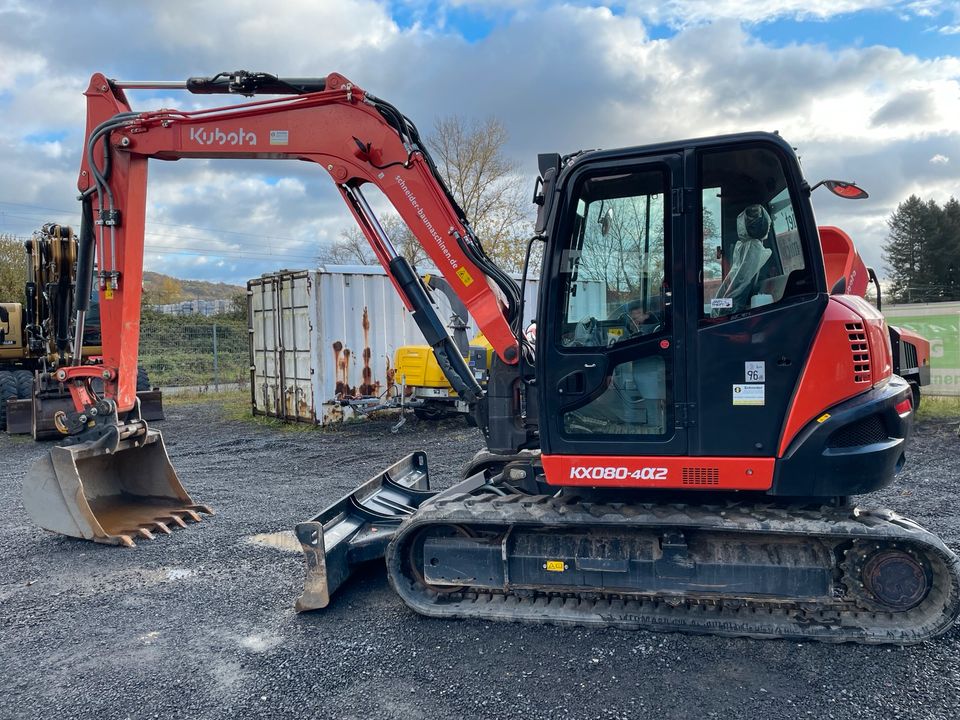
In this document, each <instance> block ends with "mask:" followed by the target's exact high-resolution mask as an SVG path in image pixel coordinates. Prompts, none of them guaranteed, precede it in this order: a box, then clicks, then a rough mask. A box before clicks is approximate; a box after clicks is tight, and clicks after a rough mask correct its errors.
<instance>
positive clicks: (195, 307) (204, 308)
mask: <svg viewBox="0 0 960 720" xmlns="http://www.w3.org/2000/svg"><path fill="white" fill-rule="evenodd" d="M150 308H151V309H152V310H154V311H156V312H158V313H163V314H164V315H221V314H223V313H228V312H233V310H234V303H233V300H184V301H183V302H178V303H169V304H167V305H151V306H150Z"/></svg>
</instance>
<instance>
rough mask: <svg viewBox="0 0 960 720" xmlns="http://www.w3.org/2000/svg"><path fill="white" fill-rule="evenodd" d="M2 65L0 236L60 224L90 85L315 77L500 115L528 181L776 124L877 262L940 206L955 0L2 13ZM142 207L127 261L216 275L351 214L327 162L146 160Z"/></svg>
mask: <svg viewBox="0 0 960 720" xmlns="http://www.w3.org/2000/svg"><path fill="white" fill-rule="evenodd" d="M0 68H2V72H0V169H2V170H0V233H13V234H17V235H29V234H30V233H31V232H32V231H33V230H34V229H35V228H37V227H39V225H41V224H42V223H44V222H47V221H58V222H63V223H70V224H74V225H79V208H78V203H77V202H76V200H75V195H76V190H75V188H76V179H77V170H78V168H79V157H80V148H81V143H82V133H83V126H84V118H85V109H84V98H83V94H82V93H83V91H84V89H85V88H86V86H87V83H88V81H89V77H90V75H91V73H93V72H103V73H105V74H106V75H107V76H108V77H112V78H118V79H124V80H143V79H150V80H182V79H185V78H187V77H189V76H194V75H212V74H215V73H217V72H219V71H222V70H234V69H238V68H243V69H248V70H260V71H266V72H271V73H275V74H279V75H286V76H298V77H303V76H325V75H326V74H327V73H329V72H332V71H337V72H340V73H342V74H344V75H346V76H347V77H348V78H350V79H351V80H353V81H354V82H355V83H356V84H357V85H359V86H361V87H363V88H365V89H367V90H369V91H370V92H372V93H374V94H376V95H378V96H380V97H382V98H385V99H387V100H389V101H390V102H392V103H393V104H394V105H396V106H397V107H399V108H400V109H401V110H402V111H403V112H404V113H405V114H407V115H408V116H409V117H411V118H412V119H413V120H414V121H415V122H416V123H417V124H418V125H419V126H420V129H421V131H422V132H425V133H426V132H428V131H429V129H430V128H431V126H432V125H433V122H434V120H435V119H436V118H438V117H447V116H450V115H459V116H461V117H463V118H466V119H468V120H478V121H482V120H483V119H485V118H488V117H490V116H494V117H496V118H499V119H500V120H501V121H502V123H503V124H504V125H505V126H506V127H507V129H508V130H509V132H510V141H509V145H508V147H507V153H508V154H509V155H510V156H511V157H512V158H514V159H515V160H516V161H517V162H518V163H519V165H520V167H521V168H522V169H523V171H524V172H525V173H527V174H529V176H530V181H531V187H532V181H533V177H534V174H535V170H536V155H537V153H539V152H561V153H567V152H571V151H574V150H576V149H580V148H594V147H606V148H610V147H617V146H625V145H639V144H645V143H648V142H654V141H660V140H667V139H678V138H681V137H692V136H702V135H708V134H714V133H722V132H735V131H745V130H777V131H779V132H780V133H781V134H782V135H783V136H784V137H785V138H787V139H788V140H789V141H790V142H791V143H792V144H793V145H794V146H796V147H797V148H798V151H799V154H800V156H801V159H802V162H803V164H804V171H805V174H806V175H807V178H808V179H809V180H810V181H816V180H819V179H821V178H823V177H836V178H841V179H849V180H855V181H857V182H859V183H860V184H861V185H863V186H864V187H866V188H867V189H868V190H869V191H870V193H871V198H870V199H869V200H867V201H863V202H857V203H853V202H845V201H841V200H838V199H834V198H832V197H831V196H829V195H828V194H825V193H820V192H818V193H817V195H816V196H815V197H814V199H815V204H816V208H817V218H818V221H819V222H820V223H821V224H835V225H839V226H841V227H843V228H845V229H846V230H847V231H848V232H850V233H851V235H853V237H854V239H855V240H856V241H857V243H858V245H859V247H860V249H861V252H862V254H863V255H864V256H865V258H866V260H867V262H868V263H869V264H873V265H875V266H877V267H878V268H879V267H881V265H882V261H881V257H880V255H881V250H880V248H881V245H882V244H883V242H884V240H885V237H886V230H887V228H886V219H887V218H888V217H889V215H890V213H891V212H892V211H893V209H894V208H895V207H896V205H897V203H898V202H900V201H902V200H903V199H905V198H906V197H907V196H909V195H910V194H911V193H916V194H918V195H920V196H921V197H923V198H933V199H936V200H937V201H938V202H942V201H945V200H946V199H948V198H949V197H950V196H951V195H953V196H960V1H958V0H946V1H939V0H903V1H899V2H898V1H895V0H887V1H884V0H713V1H710V0H660V1H659V2H646V1H643V0H623V1H622V2H618V3H610V4H608V5H600V4H598V3H594V2H579V1H577V0H572V1H571V2H565V3H561V2H546V1H542V0H432V1H430V2H415V1H414V0H271V2H268V3H263V2H259V1H257V2H254V0H219V1H218V2H216V3H214V2H208V3H196V2H190V1H188V0H165V1H164V2H163V3H129V2H119V1H116V2H114V1H112V0H100V1H96V0H94V1H93V2H87V3H74V2H68V1H67V0H62V1H61V2H55V1H53V0H0ZM130 98H131V101H132V103H133V106H134V109H144V110H146V109H156V108H158V107H179V108H185V109H186V108H193V107H197V106H198V103H202V102H203V99H202V98H198V97H196V96H190V95H186V94H180V95H178V94H173V93H171V92H166V93H161V92H156V91H149V92H148V91H139V92H131V93H130ZM222 101H223V96H220V97H219V98H218V100H217V102H222ZM147 218H148V225H147V258H146V266H147V269H149V270H156V271H160V272H166V273H170V274H174V275H177V276H180V277H184V278H200V279H211V280H225V281H228V282H235V283H242V282H244V281H245V280H246V279H248V278H250V277H255V276H257V275H259V274H260V273H262V272H265V271H269V270H274V269H277V268H281V267H287V268H300V267H308V266H310V265H311V264H313V262H314V258H315V257H316V253H317V250H318V248H319V247H320V246H322V245H323V244H325V243H329V242H331V241H332V240H334V239H336V238H337V237H338V235H339V233H340V232H341V230H343V229H344V228H346V227H348V226H349V225H350V224H351V223H352V220H350V218H349V216H348V215H347V214H346V211H345V209H344V208H343V206H342V201H341V200H340V197H339V195H338V194H337V193H336V191H335V190H334V188H333V185H332V183H331V181H330V179H329V176H327V175H326V173H324V172H322V171H321V170H320V168H318V167H313V166H310V165H306V164H303V163H290V162H282V161H269V162H268V161H241V162H236V161H234V162H229V161H201V160H184V161H180V162H176V163H161V162H157V163H153V164H152V165H151V185H150V191H149V197H148V215H147Z"/></svg>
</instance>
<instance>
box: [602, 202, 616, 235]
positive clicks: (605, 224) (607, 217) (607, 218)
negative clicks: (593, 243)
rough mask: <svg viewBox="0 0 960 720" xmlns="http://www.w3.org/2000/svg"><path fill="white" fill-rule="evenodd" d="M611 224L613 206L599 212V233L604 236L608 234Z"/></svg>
mask: <svg viewBox="0 0 960 720" xmlns="http://www.w3.org/2000/svg"><path fill="white" fill-rule="evenodd" d="M611 225H613V208H612V207H611V208H607V211H606V212H604V213H601V214H600V234H601V235H603V236H604V237H606V236H607V235H609V234H610V226H611Z"/></svg>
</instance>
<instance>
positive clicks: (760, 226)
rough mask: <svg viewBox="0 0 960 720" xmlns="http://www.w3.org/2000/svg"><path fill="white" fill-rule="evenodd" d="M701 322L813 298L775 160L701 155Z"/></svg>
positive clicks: (766, 153) (758, 153) (740, 153)
mask: <svg viewBox="0 0 960 720" xmlns="http://www.w3.org/2000/svg"><path fill="white" fill-rule="evenodd" d="M700 177H701V193H700V194H701V213H700V217H701V232H702V249H703V254H702V262H701V292H702V300H703V308H702V314H701V317H702V318H704V319H707V318H709V319H724V318H729V317H733V316H735V315H740V314H742V313H745V312H749V311H753V310H756V309H758V308H762V307H764V306H767V305H774V304H777V303H781V302H784V301H787V300H789V299H791V298H794V297H797V296H799V295H803V294H806V293H810V292H813V291H814V283H813V277H812V274H811V271H810V262H809V257H808V256H807V254H806V252H807V251H806V249H805V248H804V246H803V243H802V242H801V237H800V233H799V231H798V228H797V221H796V214H795V210H794V209H795V202H794V198H793V197H792V196H791V194H790V188H789V186H788V185H787V182H786V178H785V176H784V172H783V167H782V165H781V163H780V159H779V157H778V156H777V155H776V153H774V152H772V151H770V150H767V149H764V148H746V149H739V150H736V151H723V152H710V153H704V154H703V155H702V156H701V163H700Z"/></svg>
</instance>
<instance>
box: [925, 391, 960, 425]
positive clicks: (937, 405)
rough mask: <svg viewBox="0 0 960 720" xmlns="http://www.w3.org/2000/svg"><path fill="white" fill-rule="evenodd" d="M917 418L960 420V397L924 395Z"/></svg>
mask: <svg viewBox="0 0 960 720" xmlns="http://www.w3.org/2000/svg"><path fill="white" fill-rule="evenodd" d="M917 418H918V419H920V420H960V397H941V396H935V395H923V396H922V397H921V399H920V409H919V410H918V411H917Z"/></svg>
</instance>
